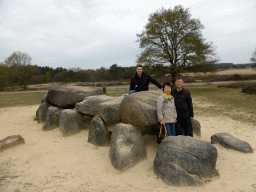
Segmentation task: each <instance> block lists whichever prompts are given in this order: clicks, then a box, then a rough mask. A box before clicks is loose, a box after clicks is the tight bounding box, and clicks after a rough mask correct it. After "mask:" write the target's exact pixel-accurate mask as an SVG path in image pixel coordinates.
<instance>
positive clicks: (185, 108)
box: [171, 88, 194, 118]
mask: <svg viewBox="0 0 256 192" xmlns="http://www.w3.org/2000/svg"><path fill="white" fill-rule="evenodd" d="M171 95H172V96H173V97H174V100H175V105H176V111H177V118H185V117H194V112H193V104H192V99H191V96H190V92H189V91H188V90H186V89H184V88H182V89H181V90H180V91H179V92H178V90H177V89H176V88H175V89H172V91H171Z"/></svg>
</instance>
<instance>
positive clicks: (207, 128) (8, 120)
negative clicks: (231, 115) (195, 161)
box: [0, 106, 256, 192]
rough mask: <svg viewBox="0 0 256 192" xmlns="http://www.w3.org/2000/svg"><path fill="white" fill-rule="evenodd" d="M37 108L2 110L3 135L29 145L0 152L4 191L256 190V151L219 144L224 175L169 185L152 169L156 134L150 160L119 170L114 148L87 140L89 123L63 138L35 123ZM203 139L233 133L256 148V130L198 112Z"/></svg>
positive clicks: (149, 150)
mask: <svg viewBox="0 0 256 192" xmlns="http://www.w3.org/2000/svg"><path fill="white" fill-rule="evenodd" d="M37 108H38V106H27V107H12V108H2V109H0V122H1V125H0V139H3V138H5V137H7V136H10V135H17V134H18V135H21V136H22V137H23V138H24V139H25V144H23V145H19V146H16V147H13V148H11V149H7V150H5V151H2V152H0V191H7V192H18V191H20V192H23V191H26V192H27V191H29V192H30V191H31V192H34V191H36V192H41V191H44V192H53V191H58V192H66V191H67V192H71V191H83V192H85V191H90V192H91V191H97V192H98V191H136V192H137V191H159V192H165V191H178V192H186V191H192V192H196V191H199V192H210V191H233V192H241V191H246V192H247V191H256V152H255V151H254V153H252V154H245V153H241V152H237V151H234V150H229V149H225V148H223V147H221V146H220V145H218V144H217V145H215V146H216V148H217V150H218V160H217V166H216V168H217V170H218V171H219V174H220V176H219V177H215V178H214V179H212V181H210V182H209V183H205V185H204V186H200V187H173V186H168V185H166V184H165V183H164V182H163V181H162V180H161V179H160V178H158V177H157V176H156V175H155V174H154V172H153V161H154V158H155V154H156V151H157V148H158V144H157V143H156V136H151V135H145V136H144V139H145V144H146V149H147V159H145V160H144V161H142V162H140V163H139V164H137V165H136V166H134V167H133V168H131V169H129V170H127V171H125V172H119V171H117V170H115V169H114V168H113V166H112V165H111V162H110V160H109V158H108V153H109V147H108V146H105V147H96V146H94V145H92V144H90V143H88V142H87V140H88V127H89V121H88V127H87V128H86V129H84V130H82V131H81V132H80V133H79V134H76V135H73V136H69V137H66V138H64V137H63V136H62V135H61V133H60V131H59V129H58V128H57V129H54V130H52V131H48V132H43V131H42V124H38V123H37V122H36V121H33V116H34V115H35V112H36V110H37ZM195 119H197V120H198V121H199V122H200V123H201V126H202V137H201V138H200V137H197V136H195V138H197V139H200V140H204V141H207V142H210V137H211V135H213V134H214V133H219V132H229V133H231V134H232V135H234V136H235V137H238V138H240V139H242V140H245V141H247V142H249V143H250V145H251V146H252V148H253V149H254V150H255V148H256V139H255V136H256V128H255V127H254V126H252V125H249V124H242V123H240V122H239V121H234V120H232V119H228V118H225V117H204V116H196V115H195Z"/></svg>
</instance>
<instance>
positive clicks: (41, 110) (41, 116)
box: [35, 102, 52, 123]
mask: <svg viewBox="0 0 256 192" xmlns="http://www.w3.org/2000/svg"><path fill="white" fill-rule="evenodd" d="M50 106H52V105H51V104H50V103H48V102H44V103H42V104H41V105H40V106H39V107H38V109H37V111H36V118H35V119H36V120H37V122H38V123H44V122H45V121H46V116H47V110H48V108H49V107H50Z"/></svg>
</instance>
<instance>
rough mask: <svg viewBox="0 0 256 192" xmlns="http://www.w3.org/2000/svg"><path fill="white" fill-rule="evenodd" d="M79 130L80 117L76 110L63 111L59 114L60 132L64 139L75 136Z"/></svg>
mask: <svg viewBox="0 0 256 192" xmlns="http://www.w3.org/2000/svg"><path fill="white" fill-rule="evenodd" d="M80 129H81V116H80V114H79V113H78V112H77V111H76V110H72V109H64V110H62V111H61V114H60V131H61V133H62V135H63V136H64V137H67V136H70V135H73V134H76V133H78V132H79V131H80Z"/></svg>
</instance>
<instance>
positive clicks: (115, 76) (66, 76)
mask: <svg viewBox="0 0 256 192" xmlns="http://www.w3.org/2000/svg"><path fill="white" fill-rule="evenodd" d="M213 66H214V67H211V71H217V70H225V69H230V68H235V69H244V68H256V63H249V64H233V63H220V64H214V65H213ZM201 70H203V69H201V68H200V67H199V68H193V67H190V68H187V69H185V71H184V72H202V71H201ZM206 70H209V69H206ZM135 71H136V67H135V66H133V67H121V66H118V65H117V64H113V65H112V66H110V68H105V67H101V68H100V69H96V70H92V69H81V68H70V69H66V68H62V67H58V68H56V69H53V68H52V67H48V66H45V67H42V66H38V65H28V66H20V67H17V66H11V67H7V66H6V65H0V91H1V90H3V88H4V87H7V86H16V85H22V86H23V87H24V89H26V86H27V85H31V84H42V83H50V82H65V83H68V82H100V81H123V80H129V79H130V78H131V77H132V75H134V74H135ZM143 71H145V72H147V73H149V74H151V75H153V76H155V77H156V78H158V77H163V76H164V75H165V74H168V71H169V67H168V66H164V65H154V66H144V67H143Z"/></svg>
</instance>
